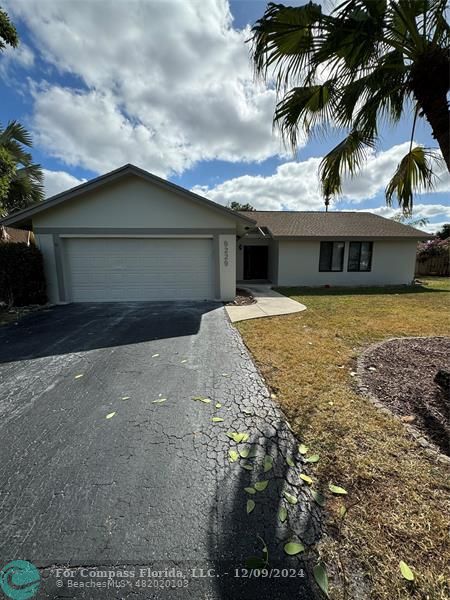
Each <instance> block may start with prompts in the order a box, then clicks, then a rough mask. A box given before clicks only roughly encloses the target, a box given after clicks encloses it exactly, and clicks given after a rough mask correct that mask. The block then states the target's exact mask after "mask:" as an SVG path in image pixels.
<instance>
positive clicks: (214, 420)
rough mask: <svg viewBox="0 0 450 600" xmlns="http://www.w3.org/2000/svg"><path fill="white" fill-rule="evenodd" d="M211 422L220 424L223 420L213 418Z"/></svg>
mask: <svg viewBox="0 0 450 600" xmlns="http://www.w3.org/2000/svg"><path fill="white" fill-rule="evenodd" d="M211 421H212V422H213V423H221V422H222V421H223V419H221V418H220V417H213V418H212V419H211Z"/></svg>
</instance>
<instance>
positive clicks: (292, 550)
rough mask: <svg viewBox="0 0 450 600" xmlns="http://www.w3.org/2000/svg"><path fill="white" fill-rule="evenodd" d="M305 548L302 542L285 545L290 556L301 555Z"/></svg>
mask: <svg viewBox="0 0 450 600" xmlns="http://www.w3.org/2000/svg"><path fill="white" fill-rule="evenodd" d="M304 550H305V546H304V545H303V544H300V542H288V543H287V544H285V545H284V551H285V552H286V554H288V555H289V556H295V555H296V554H300V552H304Z"/></svg>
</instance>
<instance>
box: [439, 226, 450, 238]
mask: <svg viewBox="0 0 450 600" xmlns="http://www.w3.org/2000/svg"><path fill="white" fill-rule="evenodd" d="M436 235H437V237H438V238H439V239H440V240H448V239H449V238H450V223H445V224H444V225H442V227H441V229H440V230H439V231H438V232H437V233H436Z"/></svg>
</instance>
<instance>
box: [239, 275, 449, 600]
mask: <svg viewBox="0 0 450 600" xmlns="http://www.w3.org/2000/svg"><path fill="white" fill-rule="evenodd" d="M283 292H284V293H285V294H286V295H289V296H291V297H293V298H295V299H298V300H299V301H300V302H303V303H304V304H306V306H307V307H308V310H307V311H305V312H303V313H299V314H296V315H290V316H284V317H275V318H270V319H256V320H251V321H245V322H242V323H240V324H239V330H240V332H241V334H242V335H243V337H244V340H245V342H246V344H247V345H248V347H249V349H250V350H251V352H252V354H253V356H254V357H255V359H256V361H257V362H258V364H259V366H260V368H261V370H262V372H263V373H264V375H265V377H266V379H267V381H268V383H269V385H270V386H271V387H272V388H273V389H274V390H275V391H276V393H277V395H278V400H279V402H280V404H281V406H282V408H283V409H284V411H285V413H286V415H287V418H288V420H289V422H290V423H291V425H292V427H293V429H294V430H295V432H296V434H297V435H298V437H299V439H301V440H302V441H304V442H305V443H306V444H308V445H309V446H310V447H311V448H313V449H314V451H317V452H318V453H319V454H320V457H321V459H320V461H319V463H317V465H316V466H314V467H312V469H311V471H312V474H313V477H314V479H315V481H316V487H322V488H323V490H324V491H325V492H326V490H327V487H328V483H329V482H330V481H331V482H333V483H335V484H338V485H341V486H343V487H344V488H346V489H347V490H348V492H349V493H348V496H346V497H345V500H340V499H335V498H334V499H331V498H330V499H329V501H328V502H327V506H326V510H325V522H326V535H325V536H324V538H323V540H322V541H321V543H320V544H319V546H318V551H319V553H320V554H321V556H322V558H323V560H324V561H325V562H326V564H327V565H328V569H329V571H330V572H331V573H334V574H335V576H334V577H333V579H332V584H333V583H334V585H332V591H331V594H330V595H331V597H332V598H336V599H337V598H339V599H341V598H345V597H348V598H352V597H355V596H356V591H355V588H352V584H351V581H349V582H348V585H347V589H345V587H346V586H345V585H343V583H342V582H343V577H342V573H343V570H342V569H344V573H346V574H347V575H350V574H353V575H354V577H351V578H350V579H353V580H355V578H357V580H358V597H364V598H375V599H377V600H381V599H383V600H384V599H386V600H387V599H389V600H392V599H403V598H405V599H406V598H421V599H430V600H444V599H448V598H450V584H449V580H448V576H449V565H450V545H449V514H450V501H449V500H450V493H449V492H450V480H449V470H448V468H447V467H445V466H443V465H442V464H439V463H437V462H436V461H434V460H432V459H430V458H428V457H427V456H426V455H425V454H424V452H423V451H422V450H421V448H420V446H418V445H417V443H416V442H415V441H413V439H412V438H411V437H410V435H409V434H408V433H407V432H406V431H405V429H404V427H403V426H402V424H401V423H399V422H398V421H397V420H395V419H393V418H392V417H390V416H388V415H385V414H383V413H381V412H380V411H379V410H377V409H376V408H374V407H373V406H372V404H370V403H369V402H368V401H367V400H366V399H364V398H363V397H361V396H360V395H359V394H358V393H357V392H356V390H355V388H354V381H353V379H352V377H351V376H350V371H351V370H352V367H353V365H354V359H355V357H356V356H357V355H358V354H359V353H360V352H361V350H362V349H363V348H364V347H366V346H367V345H368V344H370V343H371V342H374V341H377V340H381V339H384V338H388V337H391V336H425V335H426V336H429V335H449V334H450V293H449V292H450V281H449V280H448V279H435V280H434V281H429V282H427V285H426V286H425V287H424V288H416V289H411V288H410V289H408V288H399V289H398V290H394V289H390V290H384V291H383V290H381V289H378V290H376V289H373V290H364V291H363V290H360V291H357V290H348V291H345V290H335V289H330V290H325V289H323V290H306V289H290V290H284V291H283ZM342 366H343V367H344V368H339V367H342ZM328 496H329V495H328ZM342 503H345V504H346V505H347V506H349V507H351V508H350V509H349V511H348V513H347V515H346V517H345V519H344V521H343V522H341V519H340V517H339V516H338V509H339V506H340V505H341V504H342ZM340 524H341V527H339V525H340ZM339 530H340V533H339ZM400 560H404V561H405V562H407V563H408V564H409V565H410V566H411V568H412V569H413V570H414V572H415V575H416V578H415V582H414V583H408V582H407V581H406V580H404V579H403V578H402V577H401V575H400V572H399V567H398V563H399V561H400ZM355 576H356V577H355Z"/></svg>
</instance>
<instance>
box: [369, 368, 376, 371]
mask: <svg viewBox="0 0 450 600" xmlns="http://www.w3.org/2000/svg"><path fill="white" fill-rule="evenodd" d="M368 370H369V371H376V368H375V367H369V369H368Z"/></svg>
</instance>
